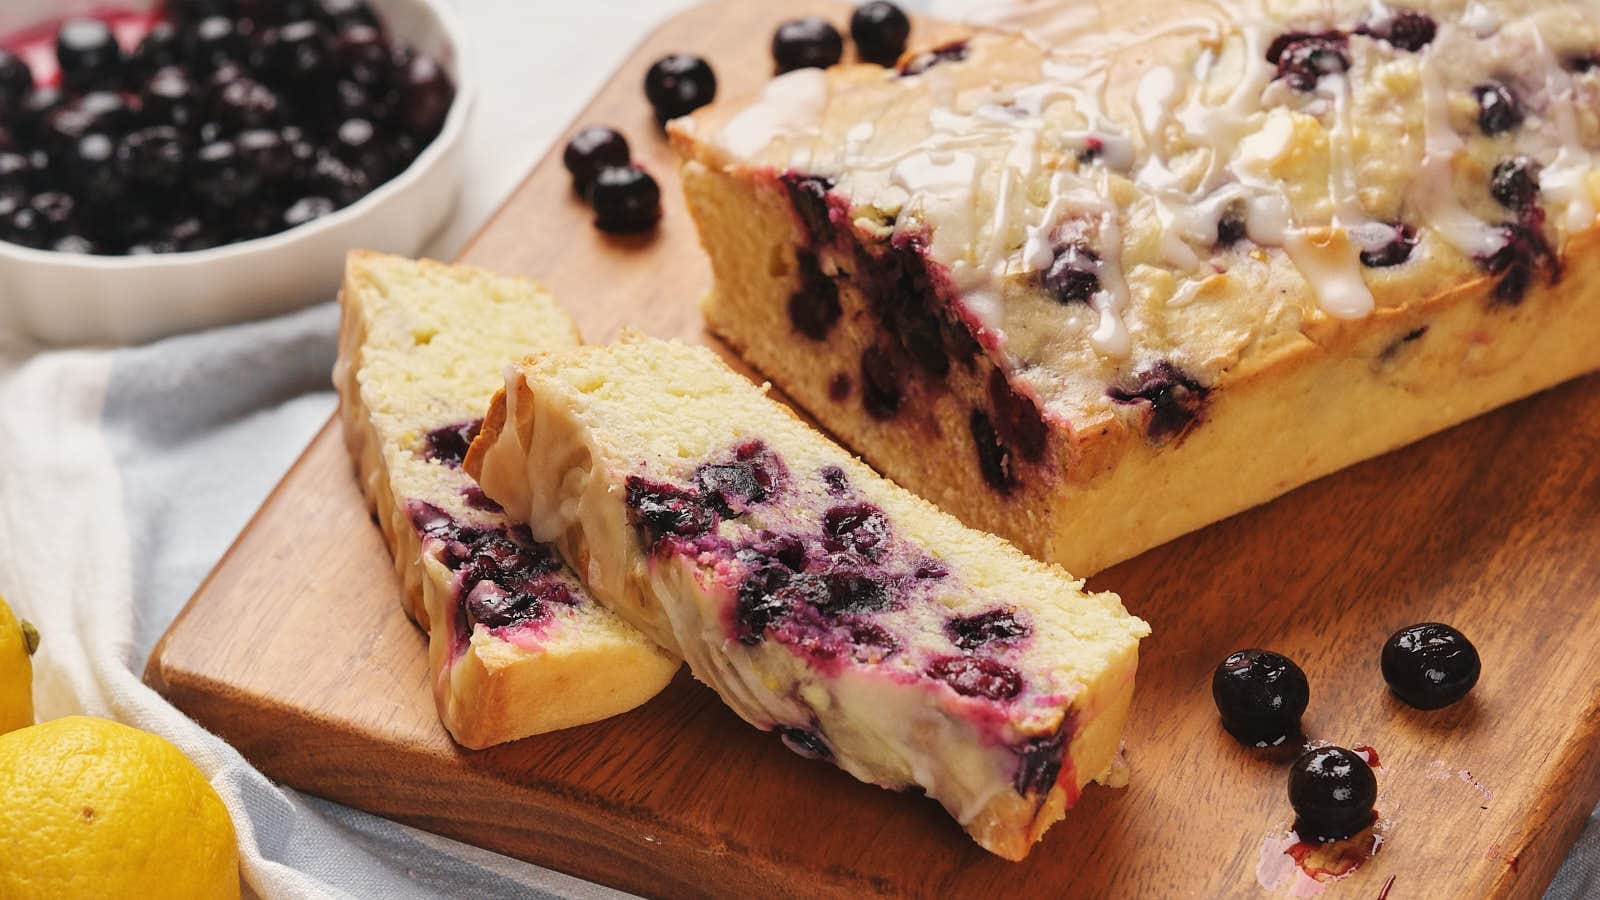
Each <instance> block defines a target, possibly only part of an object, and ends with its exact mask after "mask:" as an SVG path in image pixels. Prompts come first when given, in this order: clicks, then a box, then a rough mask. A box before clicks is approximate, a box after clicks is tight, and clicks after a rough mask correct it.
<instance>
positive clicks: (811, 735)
mask: <svg viewBox="0 0 1600 900" xmlns="http://www.w3.org/2000/svg"><path fill="white" fill-rule="evenodd" d="M777 732H778V736H779V737H780V738H782V739H783V743H784V746H786V747H788V748H789V749H790V750H793V751H794V752H796V753H798V754H800V755H801V756H804V757H805V758H806V759H833V751H832V750H829V749H828V744H827V742H825V741H824V740H823V739H822V735H820V734H818V733H817V732H815V731H812V730H810V729H808V728H790V727H788V726H784V725H780V726H778V728H777Z"/></svg>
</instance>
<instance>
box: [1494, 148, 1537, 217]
mask: <svg viewBox="0 0 1600 900" xmlns="http://www.w3.org/2000/svg"><path fill="white" fill-rule="evenodd" d="M1489 193H1490V194H1491V195H1493V196H1494V199H1495V202H1497V203H1499V204H1500V205H1501V206H1504V207H1505V208H1506V209H1510V210H1515V211H1519V212H1520V211H1521V210H1524V209H1527V208H1528V207H1530V206H1533V205H1534V204H1536V203H1538V202H1539V164H1538V163H1537V162H1534V161H1533V160H1531V159H1529V158H1528V157H1526V156H1513V157H1511V158H1510V159H1506V160H1502V161H1501V162H1500V163H1499V165H1496V166H1495V167H1494V174H1493V175H1492V176H1491V177H1490V179H1489Z"/></svg>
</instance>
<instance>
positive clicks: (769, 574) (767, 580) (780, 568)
mask: <svg viewBox="0 0 1600 900" xmlns="http://www.w3.org/2000/svg"><path fill="white" fill-rule="evenodd" d="M737 557H738V558H739V559H740V560H742V561H743V562H744V563H745V565H747V566H748V567H749V569H750V571H749V574H748V575H746V576H745V579H744V581H743V582H742V583H741V584H740V585H739V591H738V594H737V595H736V597H735V599H734V619H735V621H736V624H737V626H738V627H737V636H738V638H739V642H740V643H742V644H745V645H747V646H755V645H756V644H759V643H761V641H762V639H763V637H764V635H765V633H766V630H767V628H768V627H769V626H771V625H772V624H773V623H774V622H777V621H778V620H779V619H782V618H783V617H784V616H786V615H788V613H789V610H790V608H791V606H792V605H793V602H794V596H793V592H785V591H784V588H786V587H788V585H789V582H790V580H791V579H792V577H793V573H792V572H791V571H790V570H789V568H788V567H787V566H785V565H783V564H782V563H781V562H780V561H779V560H778V559H776V558H774V557H771V556H768V555H766V554H764V553H761V552H759V551H757V550H754V549H747V550H741V551H739V553H738V554H737Z"/></svg>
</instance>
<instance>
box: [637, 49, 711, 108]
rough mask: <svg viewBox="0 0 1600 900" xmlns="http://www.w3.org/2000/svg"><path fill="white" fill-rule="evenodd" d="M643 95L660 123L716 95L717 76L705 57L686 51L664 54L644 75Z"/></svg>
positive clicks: (703, 104) (699, 105)
mask: <svg viewBox="0 0 1600 900" xmlns="http://www.w3.org/2000/svg"><path fill="white" fill-rule="evenodd" d="M644 93H645V97H647V98H648V99H649V100H650V105H651V106H652V107H653V108H654V109H655V112H656V119H657V121H660V122H662V123H665V122H667V121H668V120H669V119H676V118H678V117H679V116H686V115H688V114H689V113H692V112H694V111H695V110H697V109H699V108H700V107H702V106H705V105H706V104H707V103H710V102H711V101H712V100H714V99H716V96H717V76H716V73H715V72H712V71H711V66H710V64H709V63H707V62H706V61H705V60H704V59H701V58H700V57H698V56H693V55H690V54H687V53H674V54H673V55H671V56H666V57H663V58H662V59H660V60H659V61H657V62H656V64H655V65H653V66H651V67H650V71H649V72H647V73H645V77H644Z"/></svg>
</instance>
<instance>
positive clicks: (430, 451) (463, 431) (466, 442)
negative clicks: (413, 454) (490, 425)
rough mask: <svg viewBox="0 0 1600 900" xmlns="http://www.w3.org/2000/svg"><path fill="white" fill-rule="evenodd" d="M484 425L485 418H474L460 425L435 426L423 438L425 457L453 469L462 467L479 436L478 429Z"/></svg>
mask: <svg viewBox="0 0 1600 900" xmlns="http://www.w3.org/2000/svg"><path fill="white" fill-rule="evenodd" d="M482 427H483V420H482V419H474V420H473V421H471V422H462V423H461V424H459V425H446V426H444V427H443V428H435V429H434V430H432V431H430V432H428V435H427V437H425V438H423V441H422V446H423V457H424V458H426V459H428V460H430V461H432V462H439V463H443V464H445V465H446V466H449V467H450V468H452V469H456V468H460V466H461V464H462V463H463V462H465V461H466V459H467V450H468V449H470V448H471V447H472V442H473V441H474V440H475V439H476V438H477V437H478V430H479V429H481V428H482Z"/></svg>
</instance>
